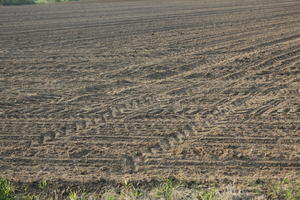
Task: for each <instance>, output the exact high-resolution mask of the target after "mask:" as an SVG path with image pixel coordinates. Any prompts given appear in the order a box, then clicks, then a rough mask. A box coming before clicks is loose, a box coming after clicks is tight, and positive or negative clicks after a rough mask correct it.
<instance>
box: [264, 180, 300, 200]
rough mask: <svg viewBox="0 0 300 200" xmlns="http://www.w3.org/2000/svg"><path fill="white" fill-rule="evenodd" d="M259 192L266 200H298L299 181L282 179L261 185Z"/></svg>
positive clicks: (299, 194) (299, 198) (299, 191)
mask: <svg viewBox="0 0 300 200" xmlns="http://www.w3.org/2000/svg"><path fill="white" fill-rule="evenodd" d="M261 191H262V193H264V194H265V196H266V197H267V198H268V199H274V200H281V199H282V200H300V179H289V178H284V179H282V180H279V181H273V182H271V183H268V184H262V185H261Z"/></svg>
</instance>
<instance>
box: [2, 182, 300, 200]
mask: <svg viewBox="0 0 300 200" xmlns="http://www.w3.org/2000/svg"><path fill="white" fill-rule="evenodd" d="M139 184H140V183H130V182H128V181H125V182H124V183H122V184H117V185H111V186H110V185H109V186H106V187H105V188H99V189H95V190H97V191H94V192H93V191H92V192H91V191H90V192H85V190H84V188H81V187H80V188H77V189H75V190H74V188H73V189H71V188H68V187H66V188H63V189H62V190H61V191H60V192H59V191H57V190H55V189H53V188H51V186H53V184H50V185H49V184H48V183H47V181H46V180H42V181H40V182H39V183H37V184H36V185H35V186H34V184H33V185H32V184H26V185H22V186H20V185H19V186H18V185H13V184H12V183H10V181H9V180H7V179H6V178H0V200H44V199H45V200H46V199H47V200H48V199H53V195H60V197H59V198H58V199H61V200H88V199H93V200H100V199H106V200H121V199H122V200H147V199H161V200H178V199H190V200H223V199H227V200H231V199H232V200H233V199H247V196H245V195H247V194H245V193H243V192H241V191H243V190H238V191H237V189H238V188H237V187H236V186H230V187H229V186H226V187H227V189H224V188H223V189H222V188H220V187H218V186H212V187H208V188H206V187H205V188H206V189H203V188H202V186H203V185H198V184H196V183H193V184H192V185H191V184H189V182H188V181H181V180H176V179H174V178H172V179H165V180H162V181H158V182H150V183H143V184H142V185H139ZM249 184H250V183H249ZM248 187H249V188H252V189H253V191H256V194H255V195H256V196H258V197H260V199H270V200H300V179H299V178H293V179H291V178H284V179H281V180H273V181H270V180H266V181H261V180H259V181H256V182H255V184H254V185H253V184H251V185H249V186H248ZM248 187H247V188H248ZM15 188H16V189H15ZM201 188H202V189H201ZM247 188H246V189H247ZM53 190H54V191H53ZM57 192H59V193H57ZM252 195H253V194H252ZM55 199H57V197H56V198H55ZM248 199H253V198H252V197H251V198H248Z"/></svg>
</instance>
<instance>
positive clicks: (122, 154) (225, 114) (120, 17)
mask: <svg viewBox="0 0 300 200" xmlns="http://www.w3.org/2000/svg"><path fill="white" fill-rule="evenodd" d="M0 72H1V73H0V171H1V174H2V175H4V176H6V177H8V178H10V179H12V180H18V181H35V180H40V179H41V178H45V179H47V180H49V179H51V180H58V179H62V180H65V181H71V182H72V181H82V182H85V181H91V180H97V179H100V178H104V179H109V180H123V178H124V177H125V178H128V179H132V180H144V179H151V178H156V177H163V176H169V175H172V176H175V177H182V176H185V177H188V178H191V179H195V180H200V181H201V180H203V181H208V180H211V181H214V180H225V179H227V180H228V179H229V180H237V181H239V180H240V181H243V180H249V179H257V178H280V177H283V176H285V175H286V174H293V175H295V176H299V174H300V2H299V1H298V0H285V1H283V0H249V1H244V0H201V1H199V0H197V1H196V0H194V1H193V0H187V1H174V0H163V1H155V0H144V1H122V0H119V1H118V0H116V1H112V2H109V1H98V2H97V1H86V2H85V1H84V0H83V1H82V2H75V3H60V4H48V5H32V6H15V7H0Z"/></svg>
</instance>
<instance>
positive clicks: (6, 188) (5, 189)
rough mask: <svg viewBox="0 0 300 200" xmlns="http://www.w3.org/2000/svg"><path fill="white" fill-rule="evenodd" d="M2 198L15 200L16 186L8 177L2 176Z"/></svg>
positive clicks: (0, 185) (0, 182)
mask: <svg viewBox="0 0 300 200" xmlns="http://www.w3.org/2000/svg"><path fill="white" fill-rule="evenodd" d="M0 199H1V200H14V199H15V195H14V188H13V186H12V184H11V183H10V182H9V181H8V180H7V179H6V178H2V177H0Z"/></svg>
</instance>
